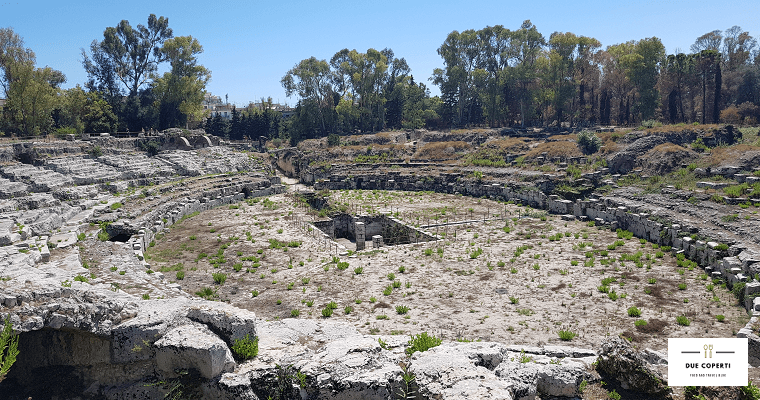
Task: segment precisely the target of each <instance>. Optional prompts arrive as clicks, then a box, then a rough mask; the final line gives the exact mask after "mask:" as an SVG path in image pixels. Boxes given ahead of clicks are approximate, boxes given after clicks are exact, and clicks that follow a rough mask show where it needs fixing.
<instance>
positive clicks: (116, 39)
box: [99, 14, 173, 97]
mask: <svg viewBox="0 0 760 400" xmlns="http://www.w3.org/2000/svg"><path fill="white" fill-rule="evenodd" d="M172 36H173V33H172V30H171V28H169V19H168V18H166V17H156V14H150V16H149V17H148V26H145V25H142V24H139V25H137V26H136V27H134V28H133V27H132V25H130V24H129V21H127V20H122V21H121V22H119V25H117V26H115V27H108V28H106V30H105V31H104V32H103V41H102V42H100V46H99V51H102V52H103V53H105V56H106V57H107V58H108V60H109V61H110V62H111V63H112V64H113V66H114V69H115V72H116V76H117V78H118V79H119V81H121V83H122V84H124V86H125V87H126V88H127V90H128V92H129V96H131V97H134V96H136V95H137V92H138V89H140V87H141V86H142V85H144V84H146V83H147V82H148V79H149V78H150V75H151V74H152V73H154V72H155V71H156V70H158V64H159V63H160V62H162V61H164V60H165V58H166V53H165V52H162V51H161V48H162V46H163V44H164V41H166V40H167V39H169V38H171V37H172Z"/></svg>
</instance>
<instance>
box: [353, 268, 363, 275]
mask: <svg viewBox="0 0 760 400" xmlns="http://www.w3.org/2000/svg"><path fill="white" fill-rule="evenodd" d="M362 272H364V268H363V267H356V268H354V273H355V274H356V275H359V274H361V273H362Z"/></svg>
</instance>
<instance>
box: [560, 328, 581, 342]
mask: <svg viewBox="0 0 760 400" xmlns="http://www.w3.org/2000/svg"><path fill="white" fill-rule="evenodd" d="M557 335H558V336H559V338H560V340H564V341H566V342H569V341H571V340H573V338H575V337H576V336H578V334H577V333H575V332H573V331H571V330H561V331H558V332H557Z"/></svg>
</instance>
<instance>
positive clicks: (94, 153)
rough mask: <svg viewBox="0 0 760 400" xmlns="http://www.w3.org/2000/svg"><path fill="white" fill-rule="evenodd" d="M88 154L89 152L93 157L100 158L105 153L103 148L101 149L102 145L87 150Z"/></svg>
mask: <svg viewBox="0 0 760 400" xmlns="http://www.w3.org/2000/svg"><path fill="white" fill-rule="evenodd" d="M87 154H89V155H90V157H92V158H98V157H100V156H102V155H103V149H101V148H100V146H94V147H93V148H91V149H90V150H88V151H87Z"/></svg>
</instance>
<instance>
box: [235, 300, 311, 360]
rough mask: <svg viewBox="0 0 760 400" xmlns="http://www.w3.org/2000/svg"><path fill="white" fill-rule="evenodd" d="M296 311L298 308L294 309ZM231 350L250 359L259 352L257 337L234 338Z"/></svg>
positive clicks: (240, 356)
mask: <svg viewBox="0 0 760 400" xmlns="http://www.w3.org/2000/svg"><path fill="white" fill-rule="evenodd" d="M296 311H298V310H296ZM232 352H233V353H234V354H235V355H236V356H237V358H238V359H241V360H250V359H252V358H254V357H256V356H257V355H258V354H259V338H258V337H256V338H254V339H251V338H250V337H249V336H248V335H245V337H244V338H242V339H235V343H234V344H233V345H232Z"/></svg>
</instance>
